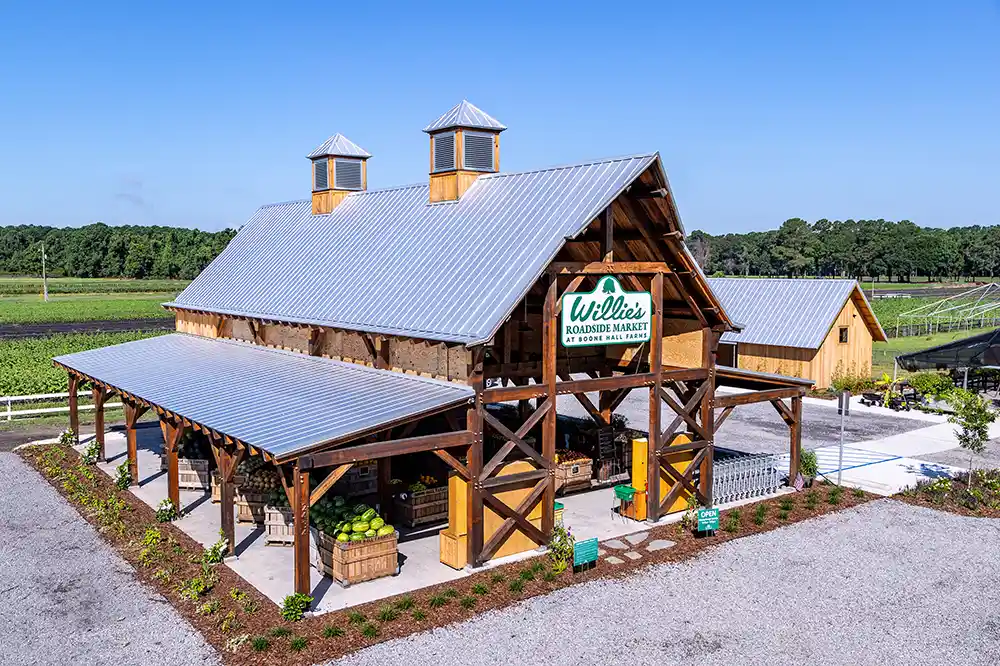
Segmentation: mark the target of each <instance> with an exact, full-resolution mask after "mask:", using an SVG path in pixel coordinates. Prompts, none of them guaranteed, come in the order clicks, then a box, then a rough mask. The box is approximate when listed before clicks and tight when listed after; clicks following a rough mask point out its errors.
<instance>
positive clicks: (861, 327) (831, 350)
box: [737, 299, 872, 389]
mask: <svg viewBox="0 0 1000 666" xmlns="http://www.w3.org/2000/svg"><path fill="white" fill-rule="evenodd" d="M841 327H846V328H847V342H846V343H843V342H840V329H841ZM737 356H738V362H739V367H740V368H743V369H746V370H756V371H758V372H771V373H774V374H778V375H789V376H792V377H802V378H804V379H811V380H813V381H814V382H816V388H818V389H823V388H828V387H829V386H830V384H831V383H832V381H833V379H834V377H835V376H836V375H838V374H852V375H862V376H866V377H867V376H868V375H869V374H870V373H871V363H872V334H871V330H870V329H869V328H868V325H867V324H866V323H865V319H864V317H863V316H862V313H861V311H860V310H859V309H858V306H857V305H856V304H855V302H854V300H853V299H849V300H848V301H847V303H846V304H845V305H844V308H843V309H842V310H841V311H840V314H839V315H837V319H836V321H834V323H833V326H831V327H830V331H829V332H828V333H827V336H826V339H824V341H823V344H822V346H821V347H820V348H819V349H801V348H798V347H775V346H770V345H754V344H743V343H740V345H739V350H738V355H737Z"/></svg>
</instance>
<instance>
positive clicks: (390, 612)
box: [376, 604, 399, 622]
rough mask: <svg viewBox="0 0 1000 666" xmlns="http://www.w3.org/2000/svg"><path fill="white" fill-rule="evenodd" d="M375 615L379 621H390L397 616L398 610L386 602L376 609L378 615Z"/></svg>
mask: <svg viewBox="0 0 1000 666" xmlns="http://www.w3.org/2000/svg"><path fill="white" fill-rule="evenodd" d="M376 617H378V619H379V621H380V622H392V621H393V620H395V619H396V618H397V617H399V611H398V610H396V609H395V608H393V607H392V606H390V605H389V604H386V605H384V606H382V607H381V608H379V609H378V615H377V616H376Z"/></svg>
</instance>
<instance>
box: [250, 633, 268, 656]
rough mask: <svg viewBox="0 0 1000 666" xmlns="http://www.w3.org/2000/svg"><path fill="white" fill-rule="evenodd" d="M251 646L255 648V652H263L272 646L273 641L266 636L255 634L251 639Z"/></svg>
mask: <svg viewBox="0 0 1000 666" xmlns="http://www.w3.org/2000/svg"><path fill="white" fill-rule="evenodd" d="M250 647H251V648H253V651H254V652H263V651H264V650H266V649H267V648H269V647H271V641H269V640H267V637H266V636H254V637H253V639H252V640H251V641H250Z"/></svg>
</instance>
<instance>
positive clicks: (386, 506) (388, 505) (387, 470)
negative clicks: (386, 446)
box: [376, 456, 393, 524]
mask: <svg viewBox="0 0 1000 666" xmlns="http://www.w3.org/2000/svg"><path fill="white" fill-rule="evenodd" d="M376 464H377V465H378V504H379V513H380V514H381V516H382V517H383V518H384V519H385V522H387V523H390V524H391V523H392V520H393V515H392V484H391V483H389V482H390V481H392V457H391V456H386V457H385V458H379V459H378V460H377V461H376Z"/></svg>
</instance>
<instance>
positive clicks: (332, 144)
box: [306, 133, 371, 159]
mask: <svg viewBox="0 0 1000 666" xmlns="http://www.w3.org/2000/svg"><path fill="white" fill-rule="evenodd" d="M327 155H332V156H334V157H360V158H361V159H368V158H369V157H371V154H369V153H368V151H367V150H365V149H364V148H362V147H361V146H359V145H358V144H356V143H354V142H353V141H351V140H350V139H348V138H347V137H346V136H344V135H343V134H339V133H338V134H334V135H333V136H331V137H330V138H329V139H327V140H326V141H324V142H323V143H322V144H320V146H319V147H318V148H317V149H316V150H314V151H312V152H311V153H309V154H308V155H306V157H308V158H309V159H314V158H316V157H326V156H327Z"/></svg>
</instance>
